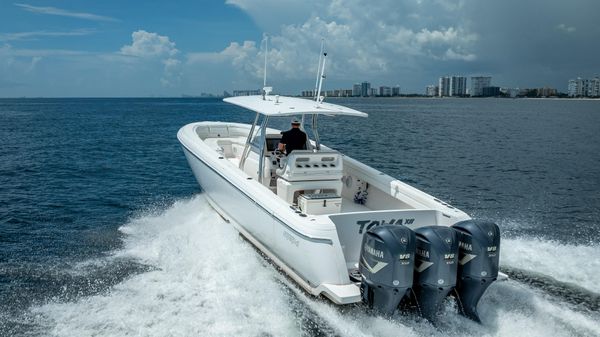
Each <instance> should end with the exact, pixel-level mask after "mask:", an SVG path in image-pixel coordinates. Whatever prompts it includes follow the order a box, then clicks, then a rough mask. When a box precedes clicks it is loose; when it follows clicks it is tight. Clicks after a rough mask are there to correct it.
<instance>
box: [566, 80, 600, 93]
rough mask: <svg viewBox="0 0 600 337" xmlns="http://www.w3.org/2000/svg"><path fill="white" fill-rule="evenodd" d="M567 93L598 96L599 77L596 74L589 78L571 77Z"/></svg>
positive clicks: (599, 90)
mask: <svg viewBox="0 0 600 337" xmlns="http://www.w3.org/2000/svg"><path fill="white" fill-rule="evenodd" d="M567 93H568V95H569V97H600V78H599V77H597V76H596V77H594V78H591V79H587V78H581V77H577V78H576V79H571V80H569V87H568V91H567Z"/></svg>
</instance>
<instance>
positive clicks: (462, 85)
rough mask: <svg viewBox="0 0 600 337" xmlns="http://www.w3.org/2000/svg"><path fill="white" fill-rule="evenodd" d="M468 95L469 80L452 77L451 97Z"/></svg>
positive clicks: (461, 77)
mask: <svg viewBox="0 0 600 337" xmlns="http://www.w3.org/2000/svg"><path fill="white" fill-rule="evenodd" d="M466 95H467V78H466V77H464V76H452V77H451V78H450V96H458V97H461V96H466Z"/></svg>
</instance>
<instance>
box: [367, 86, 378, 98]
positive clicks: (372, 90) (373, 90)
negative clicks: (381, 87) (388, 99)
mask: <svg viewBox="0 0 600 337" xmlns="http://www.w3.org/2000/svg"><path fill="white" fill-rule="evenodd" d="M369 96H371V97H375V96H377V88H371V94H370V95H369Z"/></svg>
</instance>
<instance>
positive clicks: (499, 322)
mask: <svg viewBox="0 0 600 337" xmlns="http://www.w3.org/2000/svg"><path fill="white" fill-rule="evenodd" d="M149 213H150V214H142V215H140V216H137V217H135V218H134V219H132V220H131V221H129V222H128V223H127V224H125V225H123V226H122V227H121V228H120V231H121V232H122V233H123V235H124V239H123V240H124V243H123V247H122V248H121V249H119V250H117V251H115V252H113V253H112V254H111V255H110V256H109V257H107V258H106V260H108V261H110V260H118V261H123V260H127V261H130V262H131V263H132V264H136V265H144V266H148V268H147V269H144V270H143V271H141V272H140V273H138V274H135V275H133V276H130V277H127V278H125V279H124V280H123V281H121V282H120V283H118V284H116V285H114V286H112V287H110V288H108V289H106V290H105V291H102V292H100V293H97V294H93V295H87V294H86V295H83V296H80V297H78V298H76V299H69V300H56V301H51V302H49V303H46V304H43V305H38V306H35V307H32V308H31V309H30V311H31V313H30V314H31V315H32V316H33V317H34V321H35V325H37V326H38V327H39V329H40V330H44V332H43V333H42V334H43V335H55V336H81V335H98V336H123V335H140V336H189V335H201V336H232V335H235V336H307V335H308V336H330V335H337V336H398V335H402V336H448V335H451V336H482V335H485V336H514V335H522V334H523V333H524V332H526V333H527V335H529V336H548V335H552V336H598V335H600V327H599V326H598V324H597V322H598V321H599V320H600V314H599V313H598V308H597V307H593V306H589V305H583V307H582V306H579V305H577V304H576V303H574V301H570V300H568V299H567V298H566V297H567V296H566V295H565V294H564V292H569V291H571V290H569V288H568V287H563V288H561V289H562V290H561V291H563V292H562V293H561V295H558V296H557V295H556V294H554V292H553V291H552V289H550V288H547V287H545V286H539V285H538V284H536V283H534V282H529V281H527V280H526V279H525V278H524V277H519V276H518V273H517V272H516V271H517V270H536V272H538V273H540V274H542V275H546V276H548V277H552V278H553V279H555V280H557V282H563V283H565V282H571V283H573V284H575V285H576V286H577V287H580V288H583V289H587V290H589V292H590V293H592V294H593V293H596V294H597V293H598V291H597V289H595V288H593V287H594V286H595V285H597V284H598V281H599V280H598V279H599V278H600V275H598V274H597V273H594V272H593V271H594V270H593V269H591V268H593V266H592V265H590V264H591V263H593V262H592V261H591V260H592V259H589V258H588V257H589V256H597V254H595V255H587V256H585V257H583V256H581V255H580V254H582V251H586V250H587V249H591V250H595V251H596V252H597V249H598V248H597V247H572V246H566V245H558V246H557V245H555V244H553V243H549V242H546V241H541V240H525V239H523V240H520V239H511V240H505V241H504V242H503V246H502V249H503V253H502V254H503V255H502V262H503V264H504V266H503V267H505V268H508V269H507V270H508V272H509V273H510V274H511V275H513V277H514V279H511V280H509V281H507V282H496V283H494V284H493V285H492V286H491V287H490V288H489V289H488V291H487V292H486V293H485V294H484V296H483V298H482V299H481V302H480V305H479V313H480V315H481V318H482V321H483V324H482V325H480V324H477V323H474V322H473V321H471V320H469V319H466V318H464V317H462V316H460V315H458V314H457V313H456V310H455V309H456V308H455V307H454V304H453V303H451V301H448V303H447V305H446V307H445V308H444V311H443V313H442V317H441V320H440V322H439V324H438V326H437V327H434V326H432V325H431V324H430V323H429V322H427V321H426V320H424V319H422V318H420V317H417V316H415V315H411V314H397V315H396V316H395V317H393V319H387V318H384V317H379V316H374V315H372V314H370V313H368V312H365V311H364V307H362V306H358V305H357V306H346V307H341V308H340V307H337V306H335V305H332V304H331V303H330V302H328V301H325V300H319V299H314V298H313V297H312V296H310V295H307V294H306V293H304V292H303V291H302V290H300V289H299V288H298V287H297V286H296V285H295V284H294V283H292V282H290V281H289V280H287V278H286V277H285V276H283V275H281V274H279V273H278V272H277V271H276V270H275V268H272V267H270V266H268V263H267V262H266V261H265V260H264V259H263V258H262V257H261V256H260V254H258V253H257V252H256V250H255V249H253V248H252V246H250V244H249V243H247V242H246V241H245V240H243V239H242V238H241V237H240V236H239V235H238V233H237V232H236V231H235V230H234V229H233V228H232V227H231V226H230V225H229V224H227V223H225V222H224V221H223V220H222V219H221V218H220V217H219V215H218V214H217V213H216V212H214V211H213V210H212V209H211V208H210V206H209V205H208V203H207V202H206V199H205V198H204V197H203V196H202V195H199V196H196V197H194V198H192V199H188V200H180V201H178V202H176V203H175V204H173V205H172V206H170V207H168V208H167V209H165V210H162V211H160V212H149ZM551 246H553V247H554V249H556V250H559V251H560V252H558V253H557V254H558V255H566V257H564V259H566V260H569V261H570V263H569V264H566V265H564V264H561V263H558V261H556V260H554V256H553V255H549V256H544V253H545V252H550V251H552V250H550V249H549V247H551ZM523 252H526V253H527V252H529V254H525V255H523V256H521V258H519V256H520V255H521V254H523ZM534 252H537V253H536V254H534ZM526 262H528V263H530V265H526ZM583 262H586V263H588V264H587V266H585V267H583V266H580V268H576V267H575V266H576V265H577V264H583ZM94 263H97V262H94ZM94 263H89V262H88V263H86V267H85V268H83V270H89V269H93V268H90V265H94ZM107 263H108V265H110V263H109V262H105V263H104V264H103V265H104V266H105V265H106V264H107ZM100 264H102V263H100ZM565 266H567V267H565ZM569 266H570V267H572V270H570V271H571V272H572V273H576V274H575V275H570V276H569V273H568V272H567V271H565V270H564V269H566V268H569ZM103 268H104V269H103V270H105V271H106V272H108V273H110V271H107V270H106V268H105V267H103ZM588 268H590V269H588ZM596 268H597V267H596ZM596 270H597V269H596ZM563 283H560V284H563ZM555 285H556V284H555ZM587 290H586V291H587Z"/></svg>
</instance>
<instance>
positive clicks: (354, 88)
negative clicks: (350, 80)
mask: <svg viewBox="0 0 600 337" xmlns="http://www.w3.org/2000/svg"><path fill="white" fill-rule="evenodd" d="M361 90H362V87H361V85H360V83H355V84H354V85H353V86H352V96H353V97H358V96H360V93H361Z"/></svg>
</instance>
